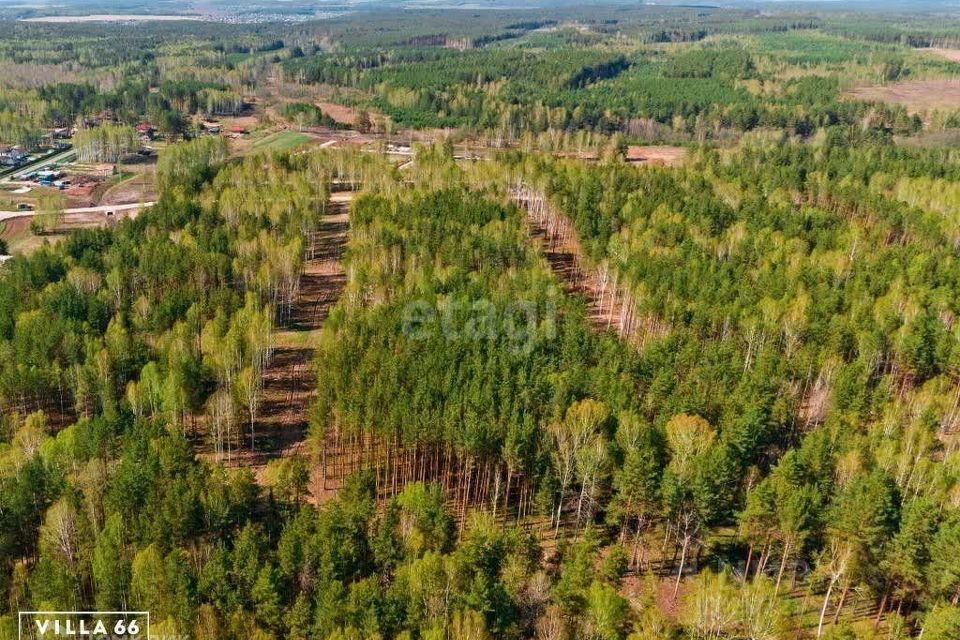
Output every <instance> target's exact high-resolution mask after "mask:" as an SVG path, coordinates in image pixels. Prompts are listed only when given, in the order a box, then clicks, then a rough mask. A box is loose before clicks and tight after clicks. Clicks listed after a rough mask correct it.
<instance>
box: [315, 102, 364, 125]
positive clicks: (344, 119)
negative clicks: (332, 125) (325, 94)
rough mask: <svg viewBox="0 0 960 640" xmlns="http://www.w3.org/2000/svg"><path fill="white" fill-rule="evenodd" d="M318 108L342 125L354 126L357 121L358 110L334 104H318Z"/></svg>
mask: <svg viewBox="0 0 960 640" xmlns="http://www.w3.org/2000/svg"><path fill="white" fill-rule="evenodd" d="M315 104H316V106H318V107H319V108H320V110H321V111H323V112H324V113H325V114H327V115H328V116H330V117H331V118H333V119H334V120H336V121H337V122H339V123H340V124H353V123H354V122H356V121H357V110H356V109H354V108H353V107H345V106H343V105H342V104H336V103H334V102H317V103H315Z"/></svg>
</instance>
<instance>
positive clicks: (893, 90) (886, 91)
mask: <svg viewBox="0 0 960 640" xmlns="http://www.w3.org/2000/svg"><path fill="white" fill-rule="evenodd" d="M847 96H848V97H849V98H852V99H857V100H866V101H870V102H888V103H892V104H899V105H903V106H904V107H906V108H907V109H908V110H909V111H910V112H911V113H921V112H929V111H933V110H940V111H956V110H960V80H910V81H906V82H897V83H893V84H888V85H877V86H872V87H858V88H856V89H852V90H850V91H849V92H847Z"/></svg>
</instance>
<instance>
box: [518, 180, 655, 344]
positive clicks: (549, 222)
mask: <svg viewBox="0 0 960 640" xmlns="http://www.w3.org/2000/svg"><path fill="white" fill-rule="evenodd" d="M513 200H514V202H516V203H517V204H518V205H519V206H520V207H522V208H523V209H524V210H525V211H526V212H527V220H528V223H529V225H530V231H531V235H532V236H533V237H534V238H535V239H536V240H537V241H539V243H540V245H541V247H542V249H543V253H544V257H545V258H546V259H547V262H548V263H549V264H550V268H551V269H552V270H553V272H554V273H555V274H557V276H558V277H559V278H560V280H561V282H562V283H563V285H564V288H565V290H566V292H567V293H568V294H571V295H576V296H579V297H581V298H582V299H583V300H584V301H585V302H586V305H587V313H588V315H589V318H590V323H591V324H592V325H593V327H594V328H595V329H597V330H598V331H615V332H616V334H617V335H618V336H619V337H620V338H622V339H624V340H626V341H628V342H631V343H633V344H635V345H637V346H638V347H642V346H644V344H646V342H647V341H648V340H649V339H651V338H654V337H661V336H663V335H666V334H667V333H668V332H669V330H670V327H669V325H667V324H666V323H664V322H663V321H662V320H660V319H659V318H658V317H656V316H654V315H652V314H644V313H643V312H642V311H640V310H639V309H638V306H639V305H638V304H637V300H636V298H635V296H634V295H633V293H632V292H631V291H630V289H629V288H628V287H627V286H626V285H625V284H624V283H623V282H622V281H621V278H620V275H619V273H618V272H617V270H616V269H614V268H611V267H610V265H609V264H608V263H607V262H606V261H604V262H603V263H601V264H600V265H599V266H593V265H591V264H590V262H589V261H588V259H587V258H586V255H585V252H584V250H583V247H582V246H581V244H580V240H579V238H578V237H577V232H576V229H574V226H573V222H572V221H571V220H570V218H568V217H567V216H566V215H565V214H564V213H562V212H560V211H557V210H556V209H555V208H554V207H552V206H550V204H549V202H547V199H546V197H545V196H544V195H543V194H542V193H540V192H538V191H534V190H531V189H527V188H523V187H521V188H519V189H515V190H514V192H513Z"/></svg>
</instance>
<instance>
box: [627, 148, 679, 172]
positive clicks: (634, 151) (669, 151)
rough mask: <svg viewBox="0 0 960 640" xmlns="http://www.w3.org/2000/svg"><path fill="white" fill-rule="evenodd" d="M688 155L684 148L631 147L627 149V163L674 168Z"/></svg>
mask: <svg viewBox="0 0 960 640" xmlns="http://www.w3.org/2000/svg"><path fill="white" fill-rule="evenodd" d="M686 155H687V150H686V149H684V148H683V147H670V146H666V145H659V146H649V147H648V146H629V147H627V162H632V163H635V164H657V165H663V166H667V167H672V166H674V165H677V164H679V163H680V161H681V160H683V159H684V157H685V156H686Z"/></svg>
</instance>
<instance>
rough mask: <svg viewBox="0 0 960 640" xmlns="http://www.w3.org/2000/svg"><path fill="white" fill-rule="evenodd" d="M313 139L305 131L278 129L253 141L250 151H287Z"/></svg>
mask: <svg viewBox="0 0 960 640" xmlns="http://www.w3.org/2000/svg"><path fill="white" fill-rule="evenodd" d="M311 140H313V138H311V137H310V136H308V135H307V134H305V133H299V132H297V131H278V132H276V133H271V134H270V135H268V136H266V137H264V138H260V139H259V140H256V141H254V143H253V144H252V145H251V147H250V151H252V152H257V151H289V150H290V149H295V148H296V147H299V146H301V145H303V144H306V143H308V142H310V141H311Z"/></svg>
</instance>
